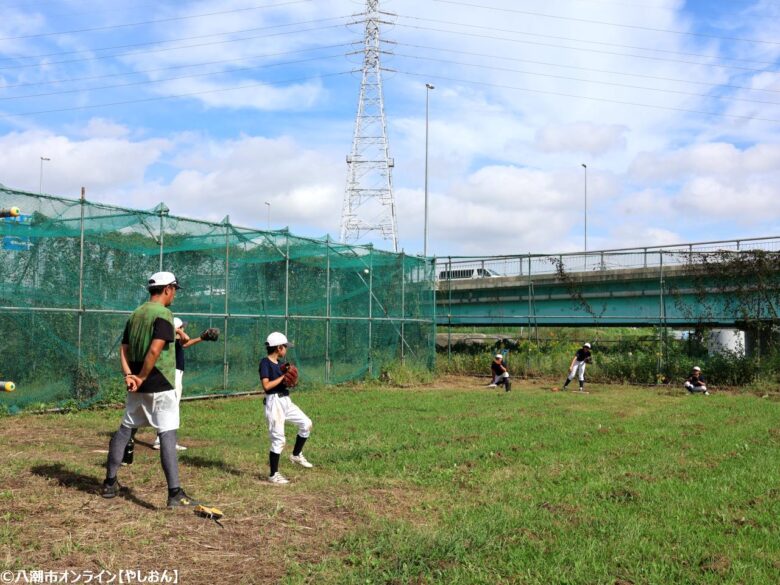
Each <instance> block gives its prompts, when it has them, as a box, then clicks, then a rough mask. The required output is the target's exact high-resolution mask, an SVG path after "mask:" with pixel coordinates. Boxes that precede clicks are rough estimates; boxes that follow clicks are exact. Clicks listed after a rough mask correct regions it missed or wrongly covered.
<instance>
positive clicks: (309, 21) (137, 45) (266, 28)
mask: <svg viewBox="0 0 780 585" xmlns="http://www.w3.org/2000/svg"><path fill="white" fill-rule="evenodd" d="M347 18H351V17H350V16H334V17H331V18H315V19H313V20H302V21H299V22H289V23H286V24H276V25H273V26H261V27H254V28H244V29H239V30H229V31H224V32H218V33H209V34H206V35H195V36H192V37H178V38H175V39H167V40H164V41H147V42H143V43H128V44H124V45H112V46H110V47H94V48H89V49H79V50H77V51H61V52H57V53H41V54H38V55H20V56H16V57H4V58H2V60H3V61H16V60H19V59H43V58H46V57H61V56H64V55H77V54H79V53H92V52H94V51H110V50H113V49H128V48H131V47H148V46H152V45H162V44H167V43H177V42H180V41H193V40H196V39H205V38H209V37H221V36H225V35H234V34H239V33H247V32H255V31H260V30H272V29H276V28H284V27H287V26H300V25H302V24H315V23H320V22H329V21H331V20H343V19H347ZM37 65H38V63H34V64H32V65H30V66H31V67H33V66H37Z"/></svg>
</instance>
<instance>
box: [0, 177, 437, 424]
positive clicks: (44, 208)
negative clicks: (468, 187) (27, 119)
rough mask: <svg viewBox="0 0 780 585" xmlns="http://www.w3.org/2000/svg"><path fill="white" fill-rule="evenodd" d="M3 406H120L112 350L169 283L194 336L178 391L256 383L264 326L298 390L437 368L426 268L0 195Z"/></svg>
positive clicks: (306, 241) (378, 255)
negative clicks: (213, 335)
mask: <svg viewBox="0 0 780 585" xmlns="http://www.w3.org/2000/svg"><path fill="white" fill-rule="evenodd" d="M0 209H2V210H3V211H2V212H0V216H3V217H0V250H1V251H0V253H1V254H2V257H3V262H2V263H0V332H2V335H0V381H13V382H14V383H15V385H16V390H15V391H14V392H0V408H2V409H5V410H8V411H10V412H15V411H18V410H20V409H23V408H26V407H31V406H32V407H36V408H37V407H40V406H42V405H52V406H63V405H66V406H75V407H85V406H88V405H91V404H94V403H95V402H97V401H105V400H112V399H114V398H117V399H123V397H124V392H125V390H124V383H123V379H122V374H121V371H120V366H119V348H120V342H121V336H122V332H123V329H124V324H125V322H126V320H127V318H128V315H129V314H130V312H131V311H132V310H133V309H135V308H136V307H137V306H138V305H140V304H141V303H143V302H144V301H145V300H146V299H148V293H147V291H146V286H145V285H146V281H147V279H148V277H149V275H151V274H152V273H154V272H157V271H159V270H166V271H171V272H173V273H175V274H176V276H177V278H178V280H179V282H180V283H181V285H182V287H183V290H181V291H179V294H178V295H177V296H176V300H175V303H174V304H173V305H172V306H171V309H172V311H173V312H174V314H175V315H176V316H178V317H180V318H181V319H182V320H184V321H186V322H187V326H186V331H187V333H188V334H189V335H190V336H191V337H196V336H197V335H198V334H199V333H200V332H201V331H202V330H204V329H206V328H208V327H217V328H219V329H220V330H221V336H220V338H219V340H218V341H217V342H216V343H206V342H203V343H200V344H198V345H196V346H194V347H192V348H190V349H187V350H186V366H187V367H186V376H185V397H186V396H196V395H209V394H222V393H227V394H232V393H239V392H246V391H254V390H257V389H258V388H259V384H260V382H259V378H258V373H257V367H258V362H259V360H260V358H261V357H262V356H264V355H265V347H264V341H265V338H266V336H267V335H268V333H270V332H271V331H282V332H285V333H286V334H287V336H288V338H290V340H291V341H293V342H294V344H295V347H294V348H292V349H291V350H290V352H289V353H288V357H289V359H290V360H291V361H293V362H294V363H295V364H296V365H297V366H298V368H299V371H300V373H301V380H302V381H303V382H304V383H325V384H329V383H340V382H345V381H348V380H355V379H360V378H364V377H377V376H379V375H381V373H382V372H383V371H384V370H385V369H386V368H390V367H396V366H397V365H398V364H401V363H403V364H404V365H405V366H407V367H411V368H431V367H433V365H434V359H435V325H434V317H435V315H434V308H435V302H434V294H435V290H434V279H433V276H434V274H433V264H432V262H431V261H430V260H427V261H426V260H425V259H423V258H420V257H410V256H407V255H405V254H396V253H390V252H383V251H379V250H376V249H374V248H373V247H371V246H351V245H344V244H339V243H336V242H333V241H331V240H330V239H329V238H323V239H313V238H304V237H296V236H293V235H292V234H290V233H289V232H288V231H287V230H280V231H261V230H254V229H247V228H242V227H238V226H235V225H232V224H231V223H230V221H229V218H225V220H224V221H223V222H222V223H208V222H204V221H197V220H192V219H185V218H182V217H174V216H172V215H169V213H168V209H167V208H166V207H165V206H164V205H163V204H160V205H159V206H158V207H156V208H155V209H154V210H151V211H140V210H135V209H124V208H120V207H115V206H109V205H102V204H97V203H92V202H87V201H86V200H85V199H84V198H83V197H82V199H80V200H73V199H64V198H59V197H52V196H44V195H38V194H33V193H26V192H22V191H14V190H11V189H7V188H3V187H1V186H0Z"/></svg>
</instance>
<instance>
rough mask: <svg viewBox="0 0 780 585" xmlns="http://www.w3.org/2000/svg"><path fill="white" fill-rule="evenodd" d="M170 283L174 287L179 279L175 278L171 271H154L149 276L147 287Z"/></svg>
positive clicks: (177, 285) (177, 286)
mask: <svg viewBox="0 0 780 585" xmlns="http://www.w3.org/2000/svg"><path fill="white" fill-rule="evenodd" d="M169 284H172V285H173V286H175V287H176V288H181V287H180V286H179V281H177V280H176V276H175V275H174V274H173V272H155V273H154V274H152V275H151V276H150V277H149V284H148V286H147V288H154V287H156V286H168V285H169Z"/></svg>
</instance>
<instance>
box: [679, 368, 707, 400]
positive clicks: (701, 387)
mask: <svg viewBox="0 0 780 585" xmlns="http://www.w3.org/2000/svg"><path fill="white" fill-rule="evenodd" d="M684 386H685V389H686V390H687V391H688V392H690V393H691V394H694V393H696V392H701V393H702V394H704V395H706V396H709V395H710V393H709V392H708V391H707V384H706V383H705V382H704V376H702V375H701V368H700V367H699V366H694V367H693V370H692V371H691V374H690V375H689V376H688V378H687V379H686V380H685V384H684Z"/></svg>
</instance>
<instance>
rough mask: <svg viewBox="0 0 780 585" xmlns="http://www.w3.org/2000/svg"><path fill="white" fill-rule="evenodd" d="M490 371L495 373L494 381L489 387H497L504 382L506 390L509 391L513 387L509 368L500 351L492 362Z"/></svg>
mask: <svg viewBox="0 0 780 585" xmlns="http://www.w3.org/2000/svg"><path fill="white" fill-rule="evenodd" d="M490 371H491V373H492V374H493V381H492V382H491V383H490V384H488V388H495V387H497V386H501V385H502V384H503V386H504V390H506V391H507V392H509V391H510V390H511V389H512V384H511V382H510V381H509V370H507V369H506V365H504V356H503V355H502V354H500V353H497V354H496V357H494V358H493V361H492V362H491V364H490Z"/></svg>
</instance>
